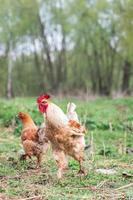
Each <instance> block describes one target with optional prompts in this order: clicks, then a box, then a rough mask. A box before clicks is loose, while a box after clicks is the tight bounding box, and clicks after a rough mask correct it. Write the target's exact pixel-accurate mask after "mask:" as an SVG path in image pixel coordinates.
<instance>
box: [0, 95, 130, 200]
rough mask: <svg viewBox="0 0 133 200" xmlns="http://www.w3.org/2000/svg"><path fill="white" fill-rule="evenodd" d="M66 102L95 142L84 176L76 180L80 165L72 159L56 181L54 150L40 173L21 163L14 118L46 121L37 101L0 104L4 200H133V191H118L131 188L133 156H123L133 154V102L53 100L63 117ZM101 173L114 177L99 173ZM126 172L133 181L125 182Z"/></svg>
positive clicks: (0, 169) (87, 156) (88, 138)
mask: <svg viewBox="0 0 133 200" xmlns="http://www.w3.org/2000/svg"><path fill="white" fill-rule="evenodd" d="M68 101H73V102H75V103H76V104H77V112H78V115H79V116H80V120H81V121H82V123H84V124H85V125H86V127H87V130H88V131H87V134H86V143H90V141H91V144H92V147H93V148H91V149H89V150H87V151H86V152H85V162H84V165H85V168H86V171H87V174H86V176H85V177H78V176H77V171H78V164H77V162H76V161H74V160H73V159H71V158H69V170H67V171H66V172H65V174H64V178H63V179H62V180H61V181H58V180H57V177H56V171H57V169H56V165H55V162H54V160H53V157H52V152H51V149H49V151H48V152H47V154H46V155H44V158H43V164H42V168H41V169H39V170H34V169H30V166H32V167H34V166H35V160H34V159H33V160H27V161H25V162H22V161H21V162H20V161H19V156H18V151H19V150H20V149H21V142H20V137H19V135H20V130H21V124H20V122H19V121H18V120H17V119H16V117H15V116H16V114H17V112H19V111H26V112H28V113H30V115H31V116H32V118H33V119H34V121H35V122H36V123H37V124H40V123H41V122H42V121H43V117H42V115H41V114H40V113H39V112H38V110H37V105H36V102H35V99H34V98H16V99H13V100H10V101H7V100H4V99H0V127H1V128H0V179H1V180H0V199H1V198H3V199H4V197H6V198H7V199H14V200H15V199H24V198H29V197H34V196H36V197H35V198H34V199H35V200H37V199H48V200H67V199H74V200H78V199H122V195H125V196H124V198H125V199H131V198H133V191H132V187H133V186H132V187H127V188H124V189H120V190H117V189H118V188H119V187H122V186H125V185H127V184H130V183H132V182H133V178H132V175H133V153H131V154H125V149H126V148H133V99H132V98H123V99H114V100H112V99H105V98H99V99H96V100H94V101H89V100H88V101H80V100H77V99H63V100H62V99H54V102H55V103H57V104H58V105H60V106H61V108H62V109H63V110H64V111H65V110H66V105H67V102H68ZM99 168H104V169H113V170H115V171H116V173H115V174H109V175H107V174H102V173H98V172H97V169H99ZM123 172H125V173H127V174H129V175H131V176H123V175H122V174H123ZM113 195H114V196H113ZM37 196H38V197H37Z"/></svg>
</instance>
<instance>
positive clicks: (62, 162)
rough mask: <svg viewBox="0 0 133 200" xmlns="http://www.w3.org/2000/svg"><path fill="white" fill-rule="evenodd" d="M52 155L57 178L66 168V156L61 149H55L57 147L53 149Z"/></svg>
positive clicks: (59, 177) (60, 176)
mask: <svg viewBox="0 0 133 200" xmlns="http://www.w3.org/2000/svg"><path fill="white" fill-rule="evenodd" d="M53 156H54V159H55V161H56V164H57V167H58V171H57V177H58V179H61V178H62V175H63V171H64V169H66V168H67V160H66V156H65V154H64V152H63V151H62V150H60V149H57V148H56V149H53Z"/></svg>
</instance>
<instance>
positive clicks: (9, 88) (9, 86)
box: [6, 42, 13, 99]
mask: <svg viewBox="0 0 133 200" xmlns="http://www.w3.org/2000/svg"><path fill="white" fill-rule="evenodd" d="M11 52H12V45H11V42H10V43H9V48H8V54H7V62H8V65H7V92H6V96H7V98H8V99H11V98H12V97H13V88H12V70H13V61H12V57H11Z"/></svg>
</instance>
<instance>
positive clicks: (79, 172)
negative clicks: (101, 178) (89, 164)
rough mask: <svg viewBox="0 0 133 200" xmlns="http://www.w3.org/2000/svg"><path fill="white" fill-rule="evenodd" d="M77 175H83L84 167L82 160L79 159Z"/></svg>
mask: <svg viewBox="0 0 133 200" xmlns="http://www.w3.org/2000/svg"><path fill="white" fill-rule="evenodd" d="M78 174H79V175H85V169H84V167H83V160H80V161H79V171H78Z"/></svg>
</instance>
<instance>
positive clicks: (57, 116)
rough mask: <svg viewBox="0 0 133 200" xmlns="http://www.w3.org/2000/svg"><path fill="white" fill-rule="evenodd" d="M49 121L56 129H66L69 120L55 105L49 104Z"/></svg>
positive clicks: (47, 116) (47, 112)
mask: <svg viewBox="0 0 133 200" xmlns="http://www.w3.org/2000/svg"><path fill="white" fill-rule="evenodd" d="M46 118H47V120H48V121H49V122H50V123H51V124H53V125H54V126H55V127H64V126H66V125H67V124H68V121H69V119H68V118H67V116H66V115H65V113H64V112H63V111H62V110H61V108H59V107H58V106H57V105H55V104H54V103H49V105H48V108H47V110H46Z"/></svg>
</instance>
